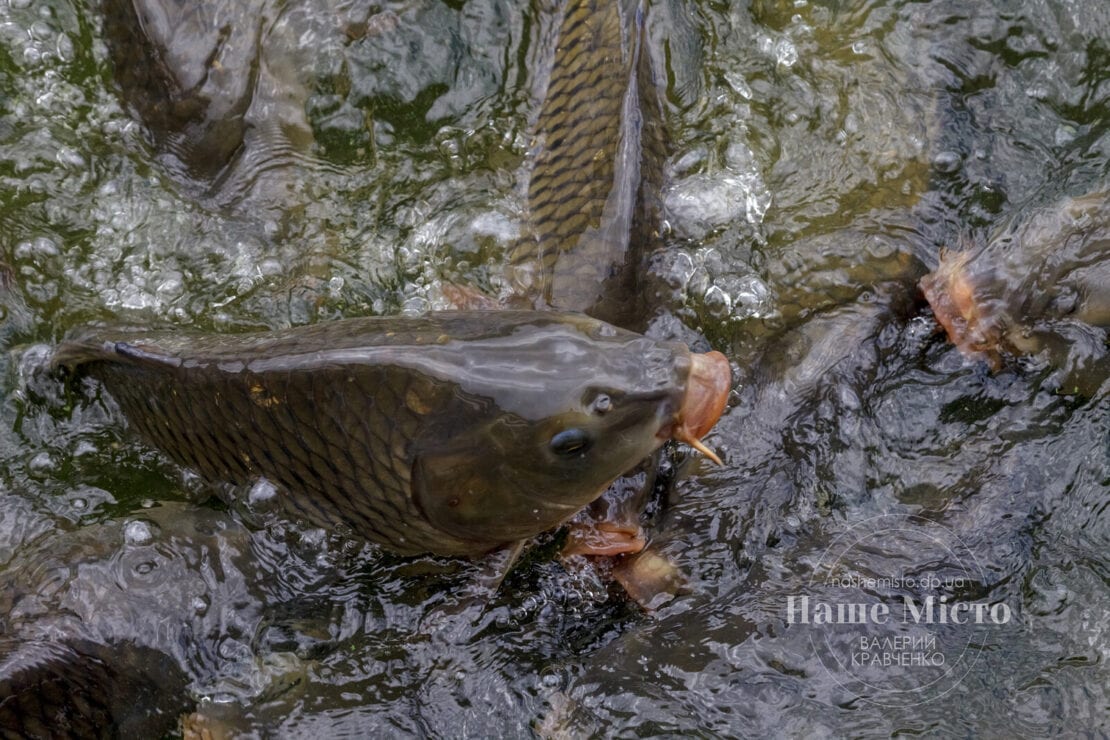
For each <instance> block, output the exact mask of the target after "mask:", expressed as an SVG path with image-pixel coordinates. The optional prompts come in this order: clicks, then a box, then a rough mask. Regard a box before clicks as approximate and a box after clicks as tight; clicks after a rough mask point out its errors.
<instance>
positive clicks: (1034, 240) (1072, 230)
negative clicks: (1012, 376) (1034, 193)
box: [921, 192, 1110, 387]
mask: <svg viewBox="0 0 1110 740" xmlns="http://www.w3.org/2000/svg"><path fill="white" fill-rule="evenodd" d="M921 288H922V291H923V292H924V294H925V297H926V299H927V300H928V301H929V304H930V306H931V307H932V309H933V313H934V314H935V315H936V317H937V320H938V322H939V323H940V324H941V326H943V327H944V329H945V331H946V332H947V333H948V336H949V338H950V339H951V340H952V342H953V344H955V345H956V346H957V347H958V348H959V350H960V351H961V352H963V353H964V354H965V355H967V356H968V357H970V358H973V359H981V360H985V361H987V362H988V363H989V364H990V365H991V366H992V367H993V368H995V369H997V368H999V367H1000V366H1001V364H1002V360H1003V358H1004V357H1005V356H1007V355H1015V356H1019V355H1032V354H1038V353H1041V352H1047V354H1048V355H1049V356H1050V359H1051V360H1052V361H1053V363H1054V364H1057V365H1062V366H1068V367H1066V371H1067V372H1066V374H1067V375H1068V376H1069V377H1070V378H1072V379H1073V380H1082V383H1081V385H1083V386H1091V387H1097V386H1098V385H1099V384H1100V383H1101V382H1102V380H1105V370H1106V365H1107V357H1106V355H1107V334H1106V329H1110V197H1108V194H1107V193H1106V192H1094V193H1090V194H1087V195H1084V196H1080V197H1076V198H1066V199H1063V200H1061V201H1059V202H1057V203H1055V204H1053V205H1051V206H1049V207H1045V208H1040V209H1036V210H1034V211H1033V212H1032V213H1031V214H1022V217H1021V218H1019V219H1016V220H1015V221H1014V222H1013V223H1011V224H1009V225H1008V226H1006V227H1005V228H1003V229H1002V230H1001V231H1000V232H999V233H998V234H996V235H995V236H994V237H993V238H992V239H990V240H989V241H988V242H987V243H985V244H984V245H982V246H980V247H978V248H976V249H970V250H966V251H950V252H945V253H944V254H942V256H941V260H940V264H939V265H938V267H937V269H936V270H935V271H934V272H932V273H930V274H928V275H926V276H925V277H924V278H922V280H921ZM1088 376H1089V377H1088ZM1097 376H1101V377H1097ZM1065 382H1066V383H1070V382H1071V381H1070V380H1066V381H1065Z"/></svg>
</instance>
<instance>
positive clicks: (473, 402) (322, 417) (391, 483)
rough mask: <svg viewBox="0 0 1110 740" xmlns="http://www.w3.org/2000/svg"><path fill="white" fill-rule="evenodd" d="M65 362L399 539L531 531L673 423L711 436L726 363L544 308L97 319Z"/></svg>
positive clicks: (625, 465)
mask: <svg viewBox="0 0 1110 740" xmlns="http://www.w3.org/2000/svg"><path fill="white" fill-rule="evenodd" d="M54 362H55V364H56V365H58V366H63V367H67V368H70V369H81V370H83V371H87V372H88V373H89V374H91V375H93V376H94V377H96V378H98V379H100V380H101V381H102V382H103V383H104V385H105V386H106V387H107V389H108V390H109V391H110V392H111V393H112V395H113V396H114V397H115V398H116V400H117V401H118V402H119V405H120V407H121V408H122V410H123V412H124V414H125V415H126V416H127V418H128V419H129V420H130V421H131V423H132V424H133V425H134V426H135V428H136V429H137V430H138V431H139V432H140V434H141V435H142V436H143V437H145V438H146V439H147V441H149V442H150V443H151V444H153V445H154V446H155V447H158V448H159V449H161V450H163V451H165V452H166V453H167V454H168V455H169V456H170V457H172V458H173V459H174V460H175V461H176V462H178V463H179V464H181V465H184V466H187V467H189V468H192V469H194V470H196V471H198V472H199V473H201V474H202V475H203V476H204V477H205V478H208V479H209V480H212V481H226V482H230V483H238V484H247V483H250V482H252V481H255V480H257V479H259V478H266V479H268V480H269V481H271V482H273V483H274V484H277V485H278V486H279V487H280V488H281V489H282V494H281V499H282V501H283V502H284V503H285V504H286V505H287V506H288V508H290V509H292V510H293V511H295V512H297V513H299V514H302V515H304V516H305V517H307V518H308V519H309V520H311V521H313V522H315V523H317V524H320V525H322V526H334V525H337V524H345V525H347V526H349V527H350V528H351V529H352V530H353V531H354V532H355V533H357V534H359V535H362V536H364V537H366V538H368V539H370V540H373V541H375V542H378V543H381V544H382V545H384V546H386V547H387V548H389V549H390V550H392V551H395V552H398V553H401V554H415V553H422V552H432V553H438V554H443V555H479V554H482V553H485V552H489V551H491V550H493V549H495V548H497V547H499V546H502V545H508V544H511V543H515V542H518V541H521V540H524V539H527V538H529V537H531V536H533V535H536V534H539V533H540V532H543V531H545V530H548V529H551V528H553V527H555V526H557V525H559V524H560V523H562V522H564V521H565V520H567V519H568V518H569V517H570V516H572V515H573V514H575V513H576V512H577V511H578V510H579V509H581V508H582V507H583V506H585V505H586V504H588V503H590V502H591V501H593V500H594V499H595V498H597V497H598V496H599V495H601V493H602V492H603V491H604V490H605V487H606V486H607V485H608V484H609V483H610V482H611V481H612V480H613V479H614V478H616V477H617V476H619V475H621V474H622V473H625V472H627V471H628V470H629V469H630V468H632V467H633V466H635V465H636V464H637V463H638V462H640V461H641V460H643V459H644V458H645V457H646V456H647V455H649V454H650V453H651V452H652V451H653V450H655V449H656V448H657V447H659V446H660V445H661V444H662V443H663V442H664V441H665V440H667V439H672V438H673V439H678V440H683V441H685V442H688V443H690V444H692V445H693V446H695V447H697V448H699V449H702V450H704V449H705V448H703V447H702V446H701V443H700V442H698V438H699V437H701V436H702V435H704V434H705V433H706V432H707V431H708V430H709V429H710V428H711V427H712V426H713V424H714V423H715V422H716V420H717V418H718V417H719V416H720V413H721V411H722V409H723V408H724V404H725V399H726V397H727V394H728V390H729V383H730V373H729V364H728V361H727V360H726V359H725V357H724V356H723V355H721V354H720V353H718V352H710V353H708V354H692V353H690V352H689V350H687V349H686V347H685V346H684V345H681V344H676V343H667V342H657V341H654V340H651V339H648V338H645V337H643V336H640V335H638V334H634V333H632V332H627V331H623V330H620V329H616V328H615V327H613V326H611V325H609V324H605V323H603V322H600V321H597V320H594V319H590V318H587V317H585V316H581V315H570V314H559V313H555V312H534V311H497V312H458V313H440V314H431V315H428V316H425V317H422V318H407V317H391V318H362V319H348V320H343V321H335V322H329V323H323V324H317V325H313V326H305V327H299V328H295V329H289V330H285V331H278V332H267V333H259V334H243V335H231V336H228V335H205V334H190V333H182V332H149V331H142V330H139V331H125V330H121V331H110V330H95V329H94V330H91V331H86V332H85V333H83V334H81V335H78V336H76V337H74V338H73V339H72V340H70V341H68V342H66V343H64V344H62V345H61V346H60V347H59V348H58V351H57V353H56V355H55V358H54ZM706 452H708V451H706ZM708 454H710V455H712V453H708Z"/></svg>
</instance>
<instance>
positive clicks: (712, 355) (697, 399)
mask: <svg viewBox="0 0 1110 740" xmlns="http://www.w3.org/2000/svg"><path fill="white" fill-rule="evenodd" d="M731 388H732V368H731V366H730V365H729V362H728V358H727V357H725V356H724V355H723V354H721V353H720V352H716V351H713V352H706V353H703V354H691V355H690V373H689V375H688V376H687V380H686V395H685V396H684V397H683V399H682V405H681V406H680V408H679V410H678V413H677V414H675V416H674V418H673V420H672V423H670V424H668V425H665V426H664V427H663V428H662V429H660V430H659V434H660V436H662V437H664V438H672V439H676V440H678V441H679V442H685V443H686V444H688V445H690V446H691V447H693V448H694V449H695V450H697V451H698V452H700V453H702V454H703V455H705V456H706V457H708V458H709V459H710V460H712V461H713V462H715V463H717V464H718V465H722V464H723V463H722V462H721V458H720V457H718V456H717V454H716V453H714V452H713V451H712V450H710V449H709V448H708V447H706V446H705V445H704V444H702V442H701V438H702V437H704V436H705V435H706V434H707V433H708V432H709V430H710V429H712V428H713V425H714V424H716V423H717V420H718V419H720V418H721V414H722V413H723V412H724V410H725V405H726V404H727V403H728V394H729V390H730V389H731Z"/></svg>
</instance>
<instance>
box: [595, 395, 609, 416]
mask: <svg viewBox="0 0 1110 740" xmlns="http://www.w3.org/2000/svg"><path fill="white" fill-rule="evenodd" d="M590 408H592V409H593V411H594V413H597V414H604V413H605V412H606V411H608V410H609V409H611V408H613V399H612V398H610V397H609V394H608V393H598V394H597V397H595V398H594V400H593V403H591V404H590Z"/></svg>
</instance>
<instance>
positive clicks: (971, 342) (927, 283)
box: [918, 250, 1001, 371]
mask: <svg viewBox="0 0 1110 740" xmlns="http://www.w3.org/2000/svg"><path fill="white" fill-rule="evenodd" d="M970 257H971V255H970V254H969V253H968V252H950V251H948V250H943V251H942V252H941V256H940V262H939V264H938V265H937V269H936V270H934V271H933V272H930V273H929V274H928V275H925V276H924V277H923V278H921V280H920V281H919V282H918V287H919V288H920V289H921V292H922V294H923V295H924V296H925V300H926V301H928V303H929V308H931V309H932V311H933V316H934V317H935V318H936V320H937V323H938V324H940V326H941V328H942V329H944V331H945V333H947V334H948V339H949V340H950V341H951V342H952V344H954V345H955V346H956V348H957V349H959V351H960V352H961V353H963V355H964V356H965V357H967V358H969V359H971V360H985V361H986V362H987V363H988V364H989V365H990V366H991V369H992V370H995V371H997V370H999V369H1000V368H1001V354H1000V353H999V351H998V345H999V341H998V338H997V336H995V335H996V334H997V332H995V331H994V330H993V327H991V325H990V324H991V322H990V321H989V320H988V318H987V317H985V316H983V315H982V314H981V311H980V306H979V299H978V297H977V296H976V291H975V285H974V283H973V282H972V281H971V279H970V278H969V276H968V275H967V265H968V262H969V260H970Z"/></svg>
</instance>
